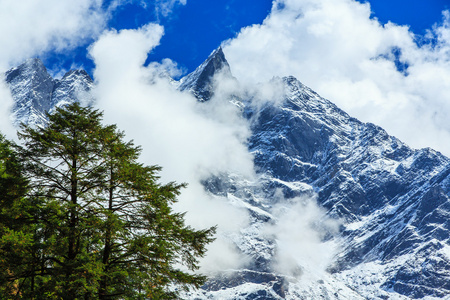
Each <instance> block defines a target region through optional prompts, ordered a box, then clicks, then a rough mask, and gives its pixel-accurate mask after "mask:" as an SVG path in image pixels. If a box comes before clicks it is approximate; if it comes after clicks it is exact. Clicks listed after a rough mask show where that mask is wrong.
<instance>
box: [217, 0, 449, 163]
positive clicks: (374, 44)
mask: <svg viewBox="0 0 450 300" xmlns="http://www.w3.org/2000/svg"><path fill="white" fill-rule="evenodd" d="M449 24H450V23H449V13H448V12H444V14H443V21H442V23H441V24H439V25H435V26H434V27H433V28H432V29H430V30H429V32H428V34H427V36H426V37H417V36H415V35H414V34H413V33H412V32H411V31H410V30H409V28H408V27H406V26H399V25H396V24H392V23H388V24H384V25H382V24H380V23H379V22H378V21H377V20H376V19H374V18H371V10H370V5H369V3H367V2H366V3H364V4H362V3H359V2H357V1H354V0H275V1H274V2H273V7H272V11H271V13H270V15H269V16H268V17H267V18H266V19H265V20H264V22H263V24H260V25H253V26H249V27H247V28H243V29H242V30H241V32H240V33H239V34H238V36H237V37H236V38H234V39H231V40H229V41H227V42H226V43H225V45H224V52H225V55H226V56H227V59H228V61H229V62H230V65H231V68H232V72H233V74H234V75H235V76H236V77H237V78H238V79H239V80H241V81H243V82H245V83H252V84H253V83H255V82H258V81H261V82H264V81H267V80H270V79H271V78H272V77H273V76H287V75H294V76H296V77H297V78H298V79H299V80H301V81H302V82H303V83H305V84H306V85H308V86H310V87H311V88H313V89H314V90H316V91H317V92H318V93H319V94H321V95H322V96H324V97H326V98H328V99H330V100H331V101H333V102H335V103H336V104H337V105H339V106H340V107H341V108H343V109H344V110H346V111H347V112H348V113H350V114H351V115H353V116H355V117H358V118H359V119H361V120H362V121H365V122H373V123H376V124H378V125H380V126H382V127H384V128H385V129H387V130H388V132H389V133H390V134H393V135H396V136H397V137H399V138H401V139H402V140H404V141H405V142H407V143H408V144H410V145H411V146H413V147H427V146H430V147H433V148H435V149H437V150H440V151H442V152H444V153H445V154H447V155H450V146H449V144H448V143H446V142H445V141H448V139H449V138H450V124H449V123H448V122H447V121H446V118H447V115H448V114H449V113H450V93H449V92H448V91H449V88H450V86H449V85H450V80H449V79H450V68H449V63H450V51H449V50H450V48H449V46H450V29H449V27H450V26H449ZM419 38H420V43H418V40H419ZM261 62H262V63H261Z"/></svg>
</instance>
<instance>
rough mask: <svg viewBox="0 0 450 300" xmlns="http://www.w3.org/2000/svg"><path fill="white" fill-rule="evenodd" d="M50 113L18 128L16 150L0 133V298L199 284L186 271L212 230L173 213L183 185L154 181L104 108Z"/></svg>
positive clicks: (133, 293)
mask: <svg viewBox="0 0 450 300" xmlns="http://www.w3.org/2000/svg"><path fill="white" fill-rule="evenodd" d="M48 117H49V124H48V126H47V127H45V128H31V127H28V126H24V127H23V128H22V131H21V132H20V133H19V137H20V138H21V139H22V140H23V142H24V143H23V147H17V146H13V145H11V143H10V142H8V141H6V140H5V139H4V138H3V137H0V197H1V198H0V298H1V299H176V298H177V296H178V292H177V291H179V290H180V289H182V288H189V287H199V286H201V285H202V284H203V283H204V281H205V279H206V278H205V277H204V276H201V275H196V274H194V273H193V272H191V271H194V270H197V269H198V259H199V258H200V257H202V256H204V255H205V252H206V245H207V244H208V243H210V242H212V240H213V237H212V236H213V234H214V232H215V228H214V227H212V228H208V229H205V230H195V229H193V228H191V227H189V226H187V225H185V223H184V215H183V214H180V213H176V212H174V211H173V210H172V208H171V206H172V204H173V203H174V202H176V197H177V196H178V195H179V193H180V189H181V188H183V187H184V185H183V184H176V183H173V182H172V183H169V184H166V185H162V184H160V183H158V179H159V178H158V175H157V173H158V171H159V170H160V168H159V167H157V166H145V165H143V164H141V163H139V162H138V158H139V154H140V152H141V149H140V148H139V147H136V146H135V145H134V144H133V143H132V142H125V141H124V134H123V133H122V132H120V131H118V130H117V128H116V126H115V125H109V126H104V125H102V113H101V112H99V111H97V110H93V109H91V108H86V107H81V106H80V105H79V104H71V105H68V106H66V107H64V108H59V109H58V110H57V111H56V112H55V113H54V114H52V115H49V116H48ZM15 148H16V150H15ZM181 266H183V270H184V271H183V270H182V269H181Z"/></svg>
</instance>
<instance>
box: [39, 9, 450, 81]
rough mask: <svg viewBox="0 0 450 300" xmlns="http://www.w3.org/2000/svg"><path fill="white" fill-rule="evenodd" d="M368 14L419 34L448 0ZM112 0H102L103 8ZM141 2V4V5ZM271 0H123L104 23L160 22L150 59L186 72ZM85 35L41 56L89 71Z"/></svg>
mask: <svg viewBox="0 0 450 300" xmlns="http://www.w3.org/2000/svg"><path fill="white" fill-rule="evenodd" d="M359 2H362V3H364V2H369V3H370V5H371V8H372V12H373V14H372V17H376V18H377V19H378V20H379V21H380V22H381V23H383V24H385V23H387V22H388V21H391V22H394V23H396V24H399V25H408V26H410V28H411V30H412V31H413V32H414V33H416V34H419V35H422V34H425V32H426V30H427V29H430V28H431V27H432V26H433V24H435V23H438V22H441V20H442V11H443V10H445V9H448V8H449V4H448V1H447V0H427V1H424V0H409V1H407V5H405V1H404V0H372V1H365V0H360V1H359ZM110 4H111V1H105V2H104V4H103V6H104V7H105V8H106V7H107V6H108V5H110ZM144 4H145V5H144ZM271 7H272V1H271V0H246V1H238V0H215V1H209V0H188V1H187V2H186V4H185V5H182V4H179V5H174V7H173V8H172V11H171V12H170V13H169V14H168V15H164V14H162V13H160V12H159V13H158V11H157V8H156V4H155V1H139V0H132V1H126V2H125V4H122V5H120V6H118V7H117V8H116V9H115V10H114V11H113V12H112V14H111V18H110V19H109V22H108V24H107V26H108V27H109V28H111V29H112V28H114V29H116V30H121V29H135V28H139V27H140V26H143V25H145V24H147V23H149V22H157V23H159V24H161V25H163V26H164V28H165V35H164V36H163V37H162V39H161V44H160V45H159V46H158V47H156V48H155V49H153V50H152V52H151V53H149V61H160V60H161V59H163V58H170V59H172V60H174V61H175V62H177V63H178V64H179V67H181V68H182V69H183V70H184V71H185V72H191V71H193V70H194V69H195V68H196V67H197V66H198V65H200V64H201V62H202V61H203V60H205V58H206V57H207V56H208V55H209V53H210V52H211V51H212V50H214V49H215V48H217V47H218V46H219V45H220V44H221V42H223V41H225V40H227V39H230V38H233V37H235V36H236V34H237V33H238V32H239V31H240V29H241V28H243V27H245V26H249V25H252V24H261V23H262V21H263V20H264V19H265V18H266V17H267V15H268V14H269V13H270V10H271ZM92 42H93V40H87V42H86V43H85V44H82V45H80V46H79V47H78V48H76V49H75V50H74V51H70V52H64V53H52V52H50V53H49V52H47V53H45V54H43V55H41V57H42V58H43V60H44V61H45V63H46V65H47V67H48V68H49V69H51V70H52V71H54V72H57V71H58V70H59V69H61V68H63V69H69V68H70V67H71V66H73V65H75V66H82V67H84V68H85V69H87V70H88V71H89V73H91V74H92V68H93V67H94V65H93V62H92V61H91V60H90V59H89V57H88V55H87V50H86V47H87V46H89V43H92Z"/></svg>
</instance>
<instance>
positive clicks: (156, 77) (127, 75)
mask: <svg viewBox="0 0 450 300" xmlns="http://www.w3.org/2000/svg"><path fill="white" fill-rule="evenodd" d="M163 33H164V30H163V28H162V27H161V26H160V25H157V24H148V25H146V26H143V27H142V28H140V29H137V30H122V31H119V32H117V31H113V30H112V31H107V32H105V33H104V34H102V36H101V37H100V38H99V39H98V41H97V42H96V43H95V44H94V45H92V47H91V49H90V54H91V56H92V58H93V59H94V62H95V65H96V68H95V71H94V75H95V78H96V90H95V94H96V99H97V103H96V105H97V106H98V107H99V108H100V109H101V110H104V113H105V122H106V123H115V124H117V125H118V128H120V129H121V130H124V131H125V134H126V136H127V138H128V139H133V140H134V141H135V143H136V144H137V145H142V148H143V153H142V160H143V161H144V162H145V163H147V164H151V165H154V164H158V165H161V166H163V171H162V173H161V175H162V178H161V181H162V182H168V181H177V182H187V183H188V184H189V187H188V188H187V189H186V190H185V191H184V192H183V193H182V195H181V197H180V202H179V203H178V204H177V206H176V209H177V210H179V211H187V212H188V213H187V215H186V221H187V223H188V224H190V225H192V226H194V227H197V228H205V227H206V226H213V225H216V224H217V225H218V228H219V234H218V235H217V237H218V240H217V241H216V242H215V244H213V245H211V247H212V248H213V249H216V250H217V249H220V251H210V252H209V257H208V260H207V261H208V263H207V265H209V266H217V267H219V266H223V263H224V262H226V265H228V266H229V267H231V266H230V263H231V265H233V266H234V267H237V265H236V264H237V263H238V262H239V261H240V259H239V256H238V255H236V253H235V252H234V250H233V247H232V246H231V245H230V242H229V241H228V240H226V239H223V238H222V236H224V235H226V234H227V232H236V231H238V230H239V229H240V228H241V227H242V226H245V223H246V222H247V213H246V211H245V210H243V209H239V208H235V207H233V206H231V205H230V204H229V203H228V202H227V199H226V198H223V197H212V196H211V195H208V194H207V193H206V192H205V191H204V188H203V186H202V185H201V183H200V182H201V180H202V179H206V178H207V177H208V176H210V175H212V174H214V175H217V176H220V175H221V174H223V173H227V172H236V173H239V174H244V175H247V176H250V177H251V176H252V175H253V163H252V157H251V156H250V154H249V153H248V151H247V148H246V147H245V145H244V141H245V138H246V137H247V135H248V132H249V130H248V128H247V125H246V124H245V123H244V122H243V121H240V118H239V117H238V113H239V111H238V110H237V108H236V107H234V106H232V105H231V104H230V103H229V102H228V101H226V100H225V99H222V98H220V97H218V98H215V99H212V101H211V102H210V103H203V104H202V103H199V102H198V101H197V100H196V99H195V98H194V97H193V96H192V95H191V94H189V93H182V92H179V91H178V90H176V88H175V86H174V85H173V84H171V83H170V80H169V79H168V78H167V77H166V75H165V73H164V72H163V73H161V71H162V70H164V69H165V68H166V67H169V69H173V68H174V64H173V62H171V61H169V60H164V61H163V62H162V63H161V64H159V63H152V64H149V65H148V66H144V63H145V60H146V58H147V53H148V52H149V51H151V50H152V49H153V48H154V47H156V46H157V45H158V44H159V41H160V39H161V37H162V35H163ZM172 71H173V70H172ZM219 107H223V108H224V109H218V108H219ZM224 245H228V246H224ZM209 271H211V270H209Z"/></svg>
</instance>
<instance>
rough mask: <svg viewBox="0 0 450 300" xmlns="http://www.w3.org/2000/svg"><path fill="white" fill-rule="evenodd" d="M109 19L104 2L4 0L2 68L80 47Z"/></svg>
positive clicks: (1, 10) (0, 28)
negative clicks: (49, 53) (44, 54)
mask: <svg viewBox="0 0 450 300" xmlns="http://www.w3.org/2000/svg"><path fill="white" fill-rule="evenodd" d="M106 17H107V16H106V14H105V12H104V11H103V9H102V1H101V0H79V1H69V0H39V1H37V0H22V1H15V0H2V1H0V37H1V39H2V41H4V43H3V45H2V47H1V49H0V67H1V68H8V67H11V66H15V65H17V64H19V63H22V62H23V60H25V59H27V58H30V57H33V56H36V55H38V54H42V53H44V52H45V51H49V50H52V51H57V52H58V51H64V50H67V49H71V48H74V47H76V46H79V45H80V44H81V43H84V42H86V41H87V39H89V38H92V37H95V36H97V35H98V34H99V33H100V32H101V30H102V29H103V28H104V26H105V21H106Z"/></svg>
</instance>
